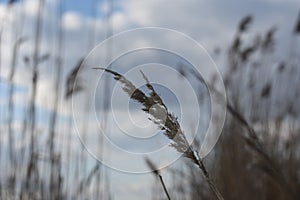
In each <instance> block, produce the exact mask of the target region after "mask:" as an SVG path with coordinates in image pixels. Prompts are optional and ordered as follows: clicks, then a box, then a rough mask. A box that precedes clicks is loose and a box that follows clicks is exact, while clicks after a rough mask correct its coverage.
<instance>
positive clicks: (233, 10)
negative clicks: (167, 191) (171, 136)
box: [0, 0, 300, 200]
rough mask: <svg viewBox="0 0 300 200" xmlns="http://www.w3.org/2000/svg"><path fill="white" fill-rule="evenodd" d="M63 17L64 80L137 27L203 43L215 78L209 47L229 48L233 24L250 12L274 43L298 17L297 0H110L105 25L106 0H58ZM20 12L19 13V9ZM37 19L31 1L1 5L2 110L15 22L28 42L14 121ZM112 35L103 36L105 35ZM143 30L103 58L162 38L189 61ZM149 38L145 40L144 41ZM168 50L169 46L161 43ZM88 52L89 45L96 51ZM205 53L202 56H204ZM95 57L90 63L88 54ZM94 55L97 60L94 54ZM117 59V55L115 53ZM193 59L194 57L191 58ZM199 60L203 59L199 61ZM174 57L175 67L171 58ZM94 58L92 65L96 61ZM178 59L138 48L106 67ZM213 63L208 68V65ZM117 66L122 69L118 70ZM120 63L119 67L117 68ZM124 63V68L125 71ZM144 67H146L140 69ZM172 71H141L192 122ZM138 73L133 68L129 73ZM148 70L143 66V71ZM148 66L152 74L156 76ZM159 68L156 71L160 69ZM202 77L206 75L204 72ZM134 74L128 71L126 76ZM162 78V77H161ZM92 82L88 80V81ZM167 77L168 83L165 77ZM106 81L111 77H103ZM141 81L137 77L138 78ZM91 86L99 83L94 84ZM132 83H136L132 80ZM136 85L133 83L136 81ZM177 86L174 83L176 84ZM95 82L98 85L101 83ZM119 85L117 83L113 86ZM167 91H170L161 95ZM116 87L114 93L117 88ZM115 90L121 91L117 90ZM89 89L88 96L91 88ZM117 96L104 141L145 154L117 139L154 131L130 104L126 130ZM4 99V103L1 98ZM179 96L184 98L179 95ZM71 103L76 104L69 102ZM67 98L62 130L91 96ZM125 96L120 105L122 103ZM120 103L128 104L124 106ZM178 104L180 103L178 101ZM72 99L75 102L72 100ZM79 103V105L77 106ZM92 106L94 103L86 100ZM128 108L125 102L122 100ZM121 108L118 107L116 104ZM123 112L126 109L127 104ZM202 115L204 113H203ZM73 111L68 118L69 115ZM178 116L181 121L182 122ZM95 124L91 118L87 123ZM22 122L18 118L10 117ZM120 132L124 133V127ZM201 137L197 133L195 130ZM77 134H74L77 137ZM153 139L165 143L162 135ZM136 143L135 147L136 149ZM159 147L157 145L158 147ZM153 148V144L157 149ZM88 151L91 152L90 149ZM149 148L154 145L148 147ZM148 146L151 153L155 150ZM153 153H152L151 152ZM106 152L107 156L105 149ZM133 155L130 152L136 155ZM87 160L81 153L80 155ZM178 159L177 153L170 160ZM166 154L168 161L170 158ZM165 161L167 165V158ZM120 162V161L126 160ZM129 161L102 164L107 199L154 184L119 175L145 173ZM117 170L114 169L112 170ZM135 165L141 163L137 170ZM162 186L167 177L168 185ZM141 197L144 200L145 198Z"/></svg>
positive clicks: (48, 95) (42, 108) (48, 16)
mask: <svg viewBox="0 0 300 200" xmlns="http://www.w3.org/2000/svg"><path fill="white" fill-rule="evenodd" d="M45 2H46V3H45V7H44V11H43V31H42V42H41V55H43V54H48V53H49V54H50V55H51V56H50V59H49V60H47V61H46V62H45V63H41V65H40V79H39V86H38V94H37V105H38V108H39V113H40V116H42V117H40V118H39V127H40V128H41V129H43V127H44V126H47V122H48V120H49V118H48V117H47V115H44V114H43V113H49V112H51V110H52V109H53V102H54V99H53V96H54V95H53V94H52V93H54V81H55V78H56V76H55V68H53V67H49V66H53V65H54V64H55V59H56V57H57V56H58V55H57V54H58V52H57V51H56V48H57V44H55V38H56V36H57V33H58V29H57V24H58V17H57V15H56V13H57V8H58V7H59V2H60V1H59V0H46V1H45ZM63 5H64V6H63V14H62V23H61V28H62V30H63V33H64V38H65V41H64V44H63V53H62V54H63V58H64V60H63V71H62V73H63V77H64V78H66V76H67V74H68V73H70V71H71V69H72V68H73V66H74V65H75V64H76V63H77V62H78V61H79V60H80V59H81V58H83V57H87V58H88V59H87V61H86V63H87V64H89V66H90V67H93V66H94V67H95V66H99V65H100V63H99V62H102V61H103V63H102V64H103V65H107V61H106V60H105V58H106V57H107V56H108V55H107V54H106V53H105V50H107V47H106V46H105V47H103V45H102V46H101V45H100V46H97V45H98V44H101V42H103V41H104V40H105V39H106V38H107V37H108V36H109V35H111V36H112V35H115V34H120V33H122V32H123V31H129V30H132V29H136V28H145V27H157V28H163V29H168V30H170V29H171V30H174V31H177V32H180V33H182V34H184V35H186V36H188V37H190V38H192V39H193V40H194V41H195V42H197V43H199V44H200V45H202V47H203V49H204V50H205V51H204V50H202V53H203V54H202V56H204V57H205V59H207V60H209V59H208V57H210V58H212V59H213V61H214V63H215V64H216V66H217V67H218V69H219V70H220V71H221V73H223V72H224V70H226V66H225V63H224V58H222V57H217V56H215V55H214V50H215V49H216V48H220V49H221V52H224V51H226V47H228V46H229V45H230V44H231V41H232V39H233V37H234V34H235V31H236V27H237V24H238V23H239V21H240V19H241V18H243V17H244V16H246V15H249V14H251V15H252V16H253V17H254V23H253V25H252V27H251V29H250V31H252V32H262V31H264V30H266V29H268V28H270V27H272V26H273V25H276V26H278V27H279V31H278V33H277V37H278V38H289V35H290V34H291V32H292V30H293V26H294V21H295V20H296V19H297V16H298V13H299V9H300V2H299V1H298V0H286V1H282V0H244V1H238V0H227V1H216V0H211V1H203V0H114V1H113V9H112V14H111V18H110V20H109V21H107V20H106V17H107V13H108V12H109V2H108V1H106V0H86V1H82V0H65V1H64V4H63ZM21 8H23V11H21ZM36 14H37V1H36V0H24V4H23V7H22V6H21V4H20V3H17V4H15V5H14V6H12V7H11V8H10V10H7V7H6V1H4V0H0V19H1V24H2V25H1V26H2V27H5V28H4V32H3V38H4V39H3V47H2V60H1V75H0V78H1V83H0V84H1V85H0V89H1V93H0V96H1V100H0V107H1V109H5V103H6V101H5V100H3V99H5V97H6V96H7V85H9V84H11V83H8V82H7V81H6V80H7V77H8V74H9V69H10V68H9V67H8V66H10V63H11V53H10V52H11V50H12V46H13V43H14V41H15V40H16V38H17V37H20V34H18V31H19V32H20V30H19V29H21V27H20V21H21V19H24V27H23V28H22V35H23V36H25V37H28V40H27V41H26V42H24V44H22V46H21V48H20V56H19V62H18V65H17V72H16V75H15V79H14V81H13V83H12V84H14V85H16V88H17V92H16V94H15V96H14V102H15V103H16V105H17V107H16V116H18V115H20V119H21V118H22V117H21V114H20V113H22V111H23V109H24V108H23V105H24V101H25V100H26V99H28V96H29V94H30V92H31V91H30V85H29V84H28V83H29V82H30V78H31V75H30V73H28V66H25V64H24V62H23V61H22V60H23V57H25V56H31V55H32V54H33V49H34V47H33V42H34V41H33V39H32V36H33V34H34V32H33V30H34V19H35V16H36ZM4 16H8V18H9V20H2V19H3V17H4ZM109 29H110V30H111V32H109V31H108V30H109ZM146 32H147V31H145V35H138V34H137V35H131V36H130V37H125V38H124V39H123V40H122V41H120V42H119V43H117V42H116V41H118V40H117V39H116V41H114V40H112V41H113V42H112V44H111V48H112V50H111V51H112V54H111V55H110V56H114V55H117V54H118V52H119V51H120V52H121V50H123V49H124V51H125V50H126V49H127V48H129V49H130V48H131V47H139V46H144V47H147V46H149V44H151V42H153V41H158V43H161V44H164V42H166V41H173V44H172V45H173V46H172V48H175V49H176V48H179V47H182V48H183V49H184V50H188V53H187V57H188V56H189V55H191V58H194V57H196V56H195V55H192V54H193V53H192V50H193V49H192V48H191V49H189V48H190V46H187V45H186V43H180V42H179V39H178V38H179V37H178V38H174V39H173V40H172V38H170V37H169V35H163V34H164V33H165V32H162V34H161V35H152V36H149V37H148V38H147V33H146ZM149 38H150V39H149ZM167 44H168V45H169V44H171V42H170V43H167ZM288 45H290V41H288V40H281V43H280V44H279V46H281V47H282V48H279V49H281V50H279V52H277V53H278V55H280V54H287V52H286V51H284V49H286V47H287V46H288ZM96 46H97V48H95V49H94V47H96ZM92 49H94V51H93V52H92V54H90V52H91V50H92ZM205 52H206V53H207V54H206V53H205ZM93 55H95V56H96V58H94V57H93ZM97 56H98V57H97ZM117 56H120V55H117ZM193 56H194V57H193ZM205 59H204V60H205ZM174 60H176V62H175V61H174ZM98 61H99V62H98ZM179 62H181V63H182V62H185V61H184V59H183V58H181V57H180V56H178V57H176V56H175V58H174V55H173V54H167V53H162V52H161V51H158V50H149V49H148V50H141V51H137V52H136V53H133V54H128V55H127V54H126V55H125V56H121V57H120V58H118V59H117V60H116V61H114V63H113V66H114V67H115V68H116V69H118V70H119V72H127V71H128V70H129V71H130V69H132V68H134V67H136V66H140V65H143V64H147V63H160V64H162V65H163V66H164V67H165V66H167V65H169V66H171V68H174V67H176V65H177V64H178V63H179ZM209 62H210V61H207V62H203V65H205V66H206V65H207V66H208V65H209ZM210 64H212V63H210ZM120 65H123V66H122V67H121V66H120ZM118 66H120V67H118ZM127 66H128V67H127ZM146 68H147V67H146ZM171 68H168V67H165V69H166V72H165V73H162V72H160V73H156V74H155V73H153V74H151V70H150V71H149V72H148V73H147V74H148V75H149V77H148V78H149V79H150V80H164V81H165V82H164V84H165V85H167V86H168V87H166V88H167V89H164V88H163V87H161V88H159V89H158V91H159V92H161V93H163V94H165V97H164V98H165V99H166V102H167V103H168V104H169V105H170V108H171V109H172V110H173V112H174V113H175V114H177V115H179V119H180V120H181V116H182V113H184V112H190V113H193V115H191V116H189V117H188V118H187V119H188V120H187V121H193V119H195V118H197V114H198V113H197V112H196V111H194V112H193V109H194V104H193V102H192V103H191V102H190V101H189V100H190V99H189V97H191V96H192V95H191V93H189V91H191V90H193V89H195V88H193V87H195V86H193V84H192V86H191V87H190V86H189V84H188V83H185V80H182V77H180V74H179V73H175V72H174V73H173V71H172V70H171ZM208 68H209V67H207V68H205V70H208V71H209V70H210V68H209V69H208ZM135 69H136V70H137V69H139V68H138V67H136V68H135ZM147 69H150V67H149V66H148V68H147ZM155 70H157V69H153V71H152V72H156V71H155ZM162 71H163V70H162ZM81 72H82V76H83V79H84V83H85V84H86V85H91V84H99V82H101V81H103V80H100V81H99V80H98V79H97V77H98V76H99V75H98V74H96V73H94V72H92V71H88V70H87V69H85V68H84V69H82V71H81ZM203 73H204V74H205V73H206V72H203ZM132 74H134V72H132ZM166 74H168V75H167V76H166ZM127 75H128V76H129V77H130V76H131V77H135V78H136V77H137V76H139V75H136V74H135V75H130V73H128V74H127ZM91 77H92V78H91ZM166 77H167V78H166ZM110 78H111V76H110ZM139 80H141V81H143V80H142V78H141V77H140V79H139ZM97 81H98V82H97ZM137 82H138V81H137ZM135 83H136V82H135ZM178 83H180V84H178ZM100 85H101V84H100ZM171 86H174V88H176V87H178V88H180V89H178V91H179V92H178V93H175V92H174V91H172V90H170V88H171ZM119 87H120V86H119ZM168 89H169V90H168ZM98 90H99V96H100V97H99V96H97V95H96V96H97V98H99V100H96V102H97V101H101V97H102V96H103V92H104V88H101V86H99V87H98ZM116 90H118V89H116ZM119 91H121V90H120V88H119ZM91 92H94V91H91ZM117 95H118V96H117V97H116V98H115V99H116V102H115V105H116V112H117V114H116V115H117V116H120V119H118V121H120V122H122V124H121V125H120V124H119V125H118V126H119V127H117V126H116V124H115V123H113V122H112V121H109V127H110V129H111V132H112V133H115V134H111V135H110V136H111V137H112V140H113V141H114V142H115V143H116V144H118V145H120V146H121V147H122V148H124V149H126V150H127V151H136V152H144V151H148V150H149V149H151V147H152V146H151V145H150V144H153V142H155V140H153V141H152V143H151V142H150V144H149V143H147V142H146V143H138V142H136V141H130V140H126V139H124V137H123V136H122V135H120V134H119V133H120V132H121V131H120V130H119V129H118V128H120V127H121V129H122V127H123V128H124V129H125V130H127V131H129V132H130V131H132V132H134V131H133V130H136V129H137V128H141V127H144V126H147V130H148V131H149V133H148V132H145V133H144V134H145V135H146V136H149V135H151V134H152V132H153V131H155V130H157V129H156V128H155V126H154V125H153V124H152V125H151V124H148V121H147V120H140V119H141V118H144V117H146V116H145V114H143V113H142V112H140V111H139V110H136V109H134V106H135V104H131V106H132V107H131V108H132V109H131V110H130V112H131V115H132V118H133V120H131V121H134V122H136V123H138V124H137V127H135V126H128V123H129V122H130V121H126V118H128V113H127V110H123V108H126V106H127V105H126V103H128V97H126V95H122V94H117ZM172 95H175V96H176V95H179V96H182V99H179V100H178V99H177V100H178V101H173V100H172V98H173V96H172ZM193 95H195V97H194V96H193V98H195V99H196V100H197V97H196V96H197V95H198V94H193ZM2 97H4V98H2ZM183 97H185V98H183ZM76 98H77V99H78V100H76ZM76 98H75V100H74V104H75V105H76V106H75V108H74V107H73V110H72V111H73V115H71V114H72V112H71V108H70V105H69V102H66V101H65V100H63V97H61V99H60V106H59V117H60V119H61V120H60V125H59V126H61V127H64V128H65V126H68V122H69V121H68V120H69V118H70V116H71V118H75V119H73V120H74V121H75V122H76V120H79V121H80V118H77V119H76V117H77V115H79V116H80V115H81V114H82V113H84V110H85V107H84V106H85V105H86V104H89V103H91V102H92V100H90V99H85V100H86V101H87V103H86V104H85V103H83V100H82V99H80V98H81V97H80V95H79V96H78V97H76ZM124 99H125V102H126V103H125V104H122V102H124ZM126 99H127V101H126ZM180 101H181V102H180ZM76 102H77V103H76ZM84 102H85V101H84ZM92 103H93V102H92ZM180 103H181V104H182V105H183V106H182V109H184V111H182V110H179V109H177V110H176V108H177V107H178V104H180ZM128 104H129V103H128ZM118 106H120V107H118ZM129 107H130V106H129ZM96 111H97V112H100V113H101V109H100V108H99V109H96ZM208 112H209V111H208ZM74 113H75V114H74ZM98 117H99V119H98V120H100V121H101V120H103V119H101V115H100V116H98ZM109 118H113V113H109ZM4 119H5V116H1V121H2V122H4V121H5V120H4ZM184 119H185V118H184ZM93 120H94V121H93ZM93 120H92V122H91V123H90V124H89V130H97V124H96V125H95V120H96V119H93ZM17 121H18V122H19V123H21V120H17ZM203 123H204V124H203V126H207V122H203ZM196 125H198V124H197V122H193V125H191V124H189V123H188V122H186V123H184V124H183V127H184V128H186V129H187V130H189V129H191V127H193V126H196ZM81 126H82V125H78V127H77V131H79V132H80V129H81V128H82V127H81ZM123 131H124V130H123ZM90 132H91V133H90V135H94V134H95V133H94V132H93V131H90ZM200 132H201V130H200ZM79 135H80V133H79ZM70 137H72V138H73V139H74V141H75V142H76V141H77V142H78V143H79V140H78V138H77V136H76V133H74V134H73V136H70ZM88 140H90V145H91V146H94V148H97V146H95V145H97V144H94V143H93V142H95V137H93V136H91V137H89V138H88ZM159 140H160V141H161V140H162V141H164V140H163V139H162V138H159ZM164 142H166V141H164ZM135 144H136V145H135ZM138 144H139V145H138ZM162 145H164V143H163V144H162ZM158 146H159V145H158ZM91 148H93V147H91ZM155 148H158V147H156V146H155ZM155 148H154V149H155ZM152 150H153V149H152ZM107 151H110V150H109V149H108V150H107ZM136 152H135V153H136ZM166 152H167V153H166V154H167V155H169V154H172V153H170V152H169V150H166ZM117 154H118V153H116V152H114V151H112V152H111V155H117ZM87 155H88V154H87ZM173 156H174V157H175V158H177V155H175V154H174V155H173ZM171 157H172V156H171ZM174 157H172V158H171V160H172V159H173V158H174ZM120 158H121V159H124V160H122V161H124V162H122V163H123V164H124V165H118V162H117V161H118V159H120ZM126 159H127V160H126ZM130 159H136V158H134V156H133V157H130V156H129V157H126V156H124V157H122V156H119V157H118V156H116V157H115V160H114V159H112V160H108V161H107V162H111V164H112V165H113V167H112V168H119V169H120V168H121V170H119V171H118V170H115V169H110V168H107V170H108V172H109V173H110V177H111V185H114V189H113V190H116V192H115V193H114V199H133V200H134V199H140V195H145V194H149V193H150V192H149V191H147V190H146V189H145V188H147V187H149V185H150V187H151V183H153V179H152V176H151V174H142V175H132V174H130V173H129V174H128V173H124V172H121V171H133V170H137V169H138V168H141V171H144V170H145V166H143V164H142V163H140V162H141V160H131V161H128V160H130ZM164 159H165V158H163V159H162V160H163V161H165V162H166V163H167V164H171V161H170V160H167V161H166V160H164ZM86 162H89V163H91V165H90V166H92V164H93V163H94V162H95V159H94V158H93V157H92V156H90V155H88V156H87V159H86ZM166 163H164V162H162V163H159V164H161V165H162V166H165V165H166ZM116 165H117V166H116ZM140 165H141V166H140ZM167 181H169V180H167ZM147 196H149V198H148V199H150V197H151V195H147ZM145 199H146V198H145Z"/></svg>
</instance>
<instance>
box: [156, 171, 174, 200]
mask: <svg viewBox="0 0 300 200" xmlns="http://www.w3.org/2000/svg"><path fill="white" fill-rule="evenodd" d="M157 176H158V178H159V180H160V183H161V185H162V187H163V189H164V191H165V194H166V196H167V197H168V200H171V197H170V195H169V193H168V190H167V187H166V185H165V183H164V180H163V178H162V176H161V175H160V174H157Z"/></svg>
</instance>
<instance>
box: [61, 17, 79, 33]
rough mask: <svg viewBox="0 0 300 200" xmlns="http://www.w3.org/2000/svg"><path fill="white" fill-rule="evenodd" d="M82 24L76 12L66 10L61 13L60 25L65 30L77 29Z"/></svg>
mask: <svg viewBox="0 0 300 200" xmlns="http://www.w3.org/2000/svg"><path fill="white" fill-rule="evenodd" d="M82 24H83V20H82V17H81V16H80V15H79V14H78V13H76V12H67V13H65V14H64V15H63V19H62V25H63V28H64V29H66V30H72V31H76V30H79V29H80V28H81V27H82Z"/></svg>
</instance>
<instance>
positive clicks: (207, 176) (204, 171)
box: [197, 159, 224, 200]
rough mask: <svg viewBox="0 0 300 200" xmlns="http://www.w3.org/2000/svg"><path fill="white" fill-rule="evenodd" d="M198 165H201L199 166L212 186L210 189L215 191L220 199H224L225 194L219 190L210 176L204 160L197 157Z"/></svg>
mask: <svg viewBox="0 0 300 200" xmlns="http://www.w3.org/2000/svg"><path fill="white" fill-rule="evenodd" d="M197 165H198V166H199V168H200V169H201V171H202V172H203V174H204V176H205V179H206V181H207V183H208V185H209V187H210V189H211V190H212V191H213V193H214V194H215V195H216V197H217V199H218V200H224V198H223V196H222V195H221V193H220V191H219V190H218V188H217V186H216V184H215V183H214V181H213V180H212V179H211V178H210V175H209V173H208V171H207V169H206V167H205V165H204V163H203V161H202V160H200V159H197Z"/></svg>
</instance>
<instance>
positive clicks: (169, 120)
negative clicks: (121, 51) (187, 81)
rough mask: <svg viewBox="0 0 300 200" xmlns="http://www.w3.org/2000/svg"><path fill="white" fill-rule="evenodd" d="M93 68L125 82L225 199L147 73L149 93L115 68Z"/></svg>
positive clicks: (219, 196)
mask: <svg viewBox="0 0 300 200" xmlns="http://www.w3.org/2000/svg"><path fill="white" fill-rule="evenodd" d="M93 69H100V70H104V71H105V72H107V73H110V74H112V75H113V76H114V79H115V80H117V81H119V82H120V83H122V84H123V90H124V91H125V92H126V93H127V94H128V95H129V97H130V98H131V99H133V100H135V101H137V102H139V103H141V104H142V105H143V108H142V110H143V111H144V112H146V113H147V114H149V115H150V118H149V119H150V120H151V121H152V122H153V123H155V124H156V125H157V126H158V127H159V128H160V129H161V130H162V131H163V134H164V135H165V136H167V137H168V138H169V139H170V140H172V141H173V142H172V143H171V144H170V146H171V147H174V148H175V149H176V150H177V151H178V152H179V153H182V154H183V155H184V156H185V157H187V158H189V159H191V160H192V161H193V162H194V163H195V164H196V165H198V167H199V168H200V169H201V171H202V172H203V174H204V176H205V179H206V181H207V183H208V184H209V186H210V188H211V190H212V191H213V193H214V194H215V196H216V197H217V199H218V200H223V199H224V198H223V197H222V195H221V193H220V192H219V190H218V189H217V187H216V185H215V183H214V181H213V180H212V179H211V177H210V175H209V173H208V171H207V169H206V167H205V165H204V163H203V161H202V159H201V158H200V157H199V155H198V152H197V151H196V150H194V149H193V148H192V146H191V145H189V143H188V141H187V139H186V137H185V135H184V133H183V131H182V129H181V127H180V124H179V122H178V120H177V117H176V116H174V114H172V113H170V112H169V111H168V109H167V107H166V105H165V104H164V102H163V100H162V99H161V98H160V96H159V95H158V94H157V93H156V91H155V89H154V88H153V86H152V85H151V83H150V82H149V80H148V79H147V77H146V76H145V74H144V73H143V72H142V71H141V74H142V76H143V78H144V79H145V81H146V86H147V88H148V90H149V91H150V93H149V95H146V94H145V93H144V92H143V91H141V90H139V89H137V88H136V87H135V86H134V85H133V84H132V83H131V82H130V81H129V80H127V79H126V78H125V77H124V76H122V75H121V74H119V73H117V72H115V71H113V70H110V69H107V68H93Z"/></svg>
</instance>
